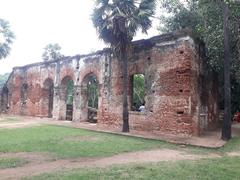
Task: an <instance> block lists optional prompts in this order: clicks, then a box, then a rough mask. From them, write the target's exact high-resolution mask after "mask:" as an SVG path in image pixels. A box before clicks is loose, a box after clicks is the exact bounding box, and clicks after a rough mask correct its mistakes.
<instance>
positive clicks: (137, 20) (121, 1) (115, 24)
mask: <svg viewBox="0 0 240 180" xmlns="http://www.w3.org/2000/svg"><path fill="white" fill-rule="evenodd" d="M154 10H155V0H96V6H95V9H94V12H93V15H92V21H93V24H94V26H95V28H96V29H97V32H98V34H99V38H100V39H102V40H103V41H104V42H105V43H108V44H110V45H111V48H112V50H113V52H114V54H115V55H116V56H117V58H118V60H119V61H121V62H122V64H123V69H122V72H123V129H122V131H123V132H129V122H128V119H129V114H128V101H127V92H128V57H127V49H128V47H129V46H130V42H131V41H132V39H133V37H134V35H135V34H136V33H137V31H138V30H139V29H141V30H142V32H143V33H147V30H148V29H149V28H150V27H151V26H152V21H151V19H150V18H151V17H152V16H153V15H154Z"/></svg>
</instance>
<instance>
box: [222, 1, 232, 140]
mask: <svg viewBox="0 0 240 180" xmlns="http://www.w3.org/2000/svg"><path fill="white" fill-rule="evenodd" d="M223 16H224V120H223V126H222V139H223V140H229V139H231V124H232V122H231V82H230V48H229V28H228V18H229V9H228V6H227V4H226V3H225V2H224V1H223Z"/></svg>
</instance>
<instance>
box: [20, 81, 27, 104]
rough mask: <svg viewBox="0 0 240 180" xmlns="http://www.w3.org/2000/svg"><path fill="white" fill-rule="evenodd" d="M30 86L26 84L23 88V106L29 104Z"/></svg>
mask: <svg viewBox="0 0 240 180" xmlns="http://www.w3.org/2000/svg"><path fill="white" fill-rule="evenodd" d="M27 94H28V84H26V83H24V84H23V85H22V87H21V105H22V106H24V105H26V104H27Z"/></svg>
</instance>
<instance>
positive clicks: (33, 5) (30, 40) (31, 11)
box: [0, 0, 159, 74]
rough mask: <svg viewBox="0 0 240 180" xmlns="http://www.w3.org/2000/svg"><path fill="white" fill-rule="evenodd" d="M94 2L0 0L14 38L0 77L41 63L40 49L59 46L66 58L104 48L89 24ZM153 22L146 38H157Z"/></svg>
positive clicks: (1, 14) (0, 9)
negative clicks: (22, 67) (51, 44)
mask: <svg viewBox="0 0 240 180" xmlns="http://www.w3.org/2000/svg"><path fill="white" fill-rule="evenodd" d="M93 8H94V0H0V18H2V19H4V20H7V21H8V22H9V23H10V26H11V30H12V31H13V32H14V34H15V36H16V38H15V40H14V42H13V44H12V46H11V49H12V50H11V52H10V55H9V56H8V57H7V58H5V59H2V60H0V74H4V73H6V72H11V71H12V68H13V67H16V66H24V65H27V64H31V63H35V62H41V61H42V54H43V51H44V50H43V48H44V47H45V46H46V45H47V44H49V43H58V44H59V45H60V46H61V47H62V49H61V53H62V54H64V55H66V56H72V55H76V54H87V53H90V52H93V51H96V50H100V49H102V48H104V47H106V45H105V44H104V43H103V42H102V41H101V40H99V39H98V37H97V34H96V30H95V28H94V27H93V25H92V21H91V14H92V11H93ZM157 26H158V22H157V21H156V20H154V23H153V27H152V28H151V29H150V30H149V31H148V35H143V34H141V33H140V32H139V33H138V34H137V36H136V37H135V40H137V39H146V38H150V37H152V36H155V35H158V34H159V32H158V31H157Z"/></svg>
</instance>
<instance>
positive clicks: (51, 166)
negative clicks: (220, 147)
mask: <svg viewBox="0 0 240 180" xmlns="http://www.w3.org/2000/svg"><path fill="white" fill-rule="evenodd" d="M9 155H10V154H9ZM17 155H18V157H19V155H20V156H22V157H25V156H26V158H29V159H31V161H32V163H31V164H27V165H26V166H24V167H17V168H14V169H3V170H0V177H1V179H19V178H21V177H29V176H35V175H39V174H42V173H50V172H54V171H60V170H72V169H78V168H89V167H108V166H111V165H120V164H129V163H155V162H161V161H178V160H197V159H204V158H220V157H222V156H221V155H219V154H208V155H195V154H188V153H186V152H182V151H176V150H169V149H161V150H151V151H140V152H132V153H122V154H119V155H115V156H112V157H105V158H78V159H63V160H56V161H45V160H46V159H48V158H46V156H42V155H40V154H35V153H33V154H32V153H30V154H29V153H27V154H25V153H23V154H21V153H18V154H17ZM17 155H16V156H17ZM227 155H228V156H240V152H236V153H232V154H227ZM38 158H39V159H38ZM36 159H38V160H36Z"/></svg>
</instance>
